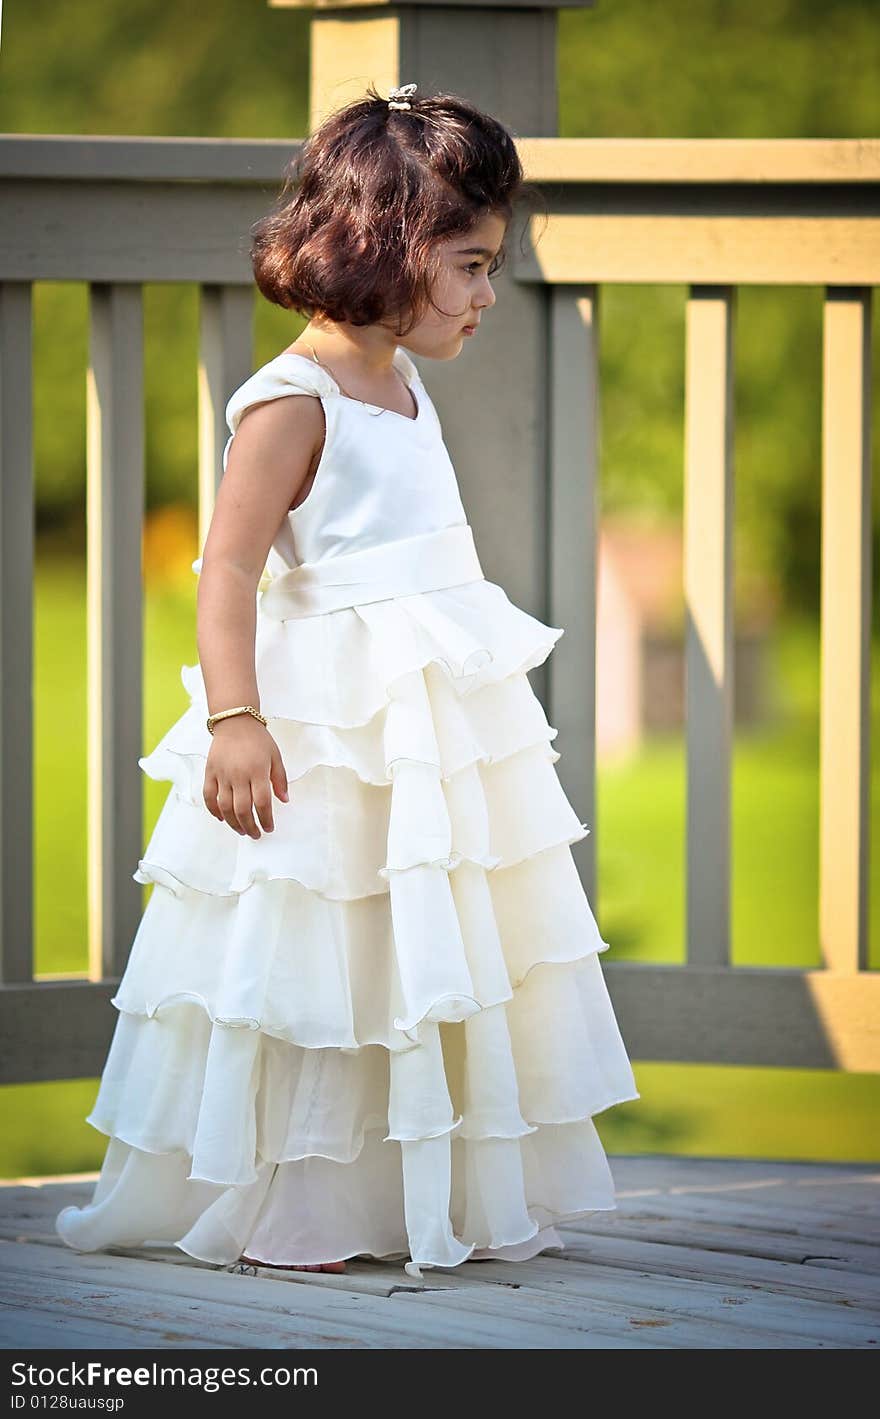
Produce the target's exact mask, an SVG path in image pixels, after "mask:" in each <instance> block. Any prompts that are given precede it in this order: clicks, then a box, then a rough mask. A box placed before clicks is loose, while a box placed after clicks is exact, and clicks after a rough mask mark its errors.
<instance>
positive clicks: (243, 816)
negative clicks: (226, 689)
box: [204, 714, 288, 838]
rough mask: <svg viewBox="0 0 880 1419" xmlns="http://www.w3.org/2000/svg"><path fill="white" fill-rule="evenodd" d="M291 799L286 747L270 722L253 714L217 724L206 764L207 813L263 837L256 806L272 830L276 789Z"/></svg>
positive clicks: (238, 830) (247, 832)
mask: <svg viewBox="0 0 880 1419" xmlns="http://www.w3.org/2000/svg"><path fill="white" fill-rule="evenodd" d="M273 788H274V790H275V793H276V794H277V796H278V797H279V798H280V799H281V801H282V803H287V801H288V792H287V773H286V771H285V768H284V762H283V760H282V758H281V752H280V750H279V748H278V745H277V744H276V743H275V740H274V739H273V738H272V735H271V734H270V733H269V731H268V729H267V728H266V727H265V725H263V724H260V721H259V720H258V719H254V717H253V715H249V714H242V715H230V717H229V719H221V720H220V721H219V722H218V723H217V724H215V726H214V737H213V742H212V744H211V748H210V750H209V751H208V759H207V763H206V765H205V786H204V799H205V807H206V808H207V810H208V812H209V813H211V814H213V816H214V817H215V818H218V819H219V820H220V822H221V823H223V822H226V823H228V824H229V826H230V828H232V829H234V831H235V832H236V833H239V834H241V835H244V834H245V833H246V834H247V835H248V837H251V838H259V836H260V829H259V828H258V827H257V824H256V823H255V822H254V816H253V814H254V809H256V810H257V817H258V818H259V820H260V823H261V824H262V826H263V828H264V829H265V831H266V832H267V833H271V832H272V831H273V829H274V826H275V824H274V822H273V821H272V789H273Z"/></svg>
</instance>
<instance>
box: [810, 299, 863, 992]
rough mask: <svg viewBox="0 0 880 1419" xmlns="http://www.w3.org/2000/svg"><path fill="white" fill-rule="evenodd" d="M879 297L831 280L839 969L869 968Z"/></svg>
mask: <svg viewBox="0 0 880 1419" xmlns="http://www.w3.org/2000/svg"><path fill="white" fill-rule="evenodd" d="M871 298H872V290H871V287H843V286H840V287H836V288H835V287H833V286H829V287H828V288H827V289H826V293H825V312H824V314H825V321H824V351H823V390H822V586H821V598H822V613H821V615H822V620H821V625H822V631H821V635H822V639H821V725H820V750H819V762H820V768H819V786H820V806H819V939H820V944H821V948H822V957H823V960H824V962H825V964H826V966H828V967H829V968H831V969H833V970H840V971H857V970H866V969H867V966H868V880H869V871H870V866H869V856H868V822H869V817H868V815H869V789H870V783H871V774H870V764H869V753H870V708H871V704H870V695H871V687H870V678H871V677H870V665H871V660H870V653H871V652H870V633H871V599H870V598H871V540H870V534H871Z"/></svg>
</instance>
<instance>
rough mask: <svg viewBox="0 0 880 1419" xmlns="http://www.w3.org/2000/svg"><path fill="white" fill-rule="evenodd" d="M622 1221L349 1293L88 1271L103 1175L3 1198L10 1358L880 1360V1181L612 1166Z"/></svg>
mask: <svg viewBox="0 0 880 1419" xmlns="http://www.w3.org/2000/svg"><path fill="white" fill-rule="evenodd" d="M611 1165H612V1170H613V1172H614V1177H615V1182H616V1185H617V1192H618V1202H619V1206H618V1209H617V1211H615V1212H611V1213H596V1214H594V1215H593V1216H592V1217H591V1218H587V1219H586V1220H585V1221H583V1222H581V1223H579V1224H576V1225H573V1226H570V1227H567V1228H564V1229H561V1231H562V1234H563V1238H564V1240H565V1242H566V1250H565V1251H564V1252H562V1253H560V1252H556V1253H547V1254H545V1255H544V1256H541V1257H538V1258H536V1259H535V1260H533V1261H529V1262H520V1263H512V1262H479V1263H476V1262H475V1263H465V1264H464V1265H463V1266H461V1267H458V1268H457V1269H453V1270H450V1271H436V1270H435V1271H425V1273H424V1279H423V1280H422V1281H421V1282H418V1281H414V1280H411V1279H410V1278H409V1277H408V1276H407V1275H406V1273H405V1272H404V1270H403V1265H402V1263H399V1264H394V1265H387V1264H384V1263H379V1262H368V1261H360V1262H349V1264H348V1271H347V1273H346V1274H344V1275H341V1276H335V1275H329V1274H323V1273H322V1274H317V1273H308V1272H299V1273H297V1272H290V1273H284V1272H272V1271H269V1270H266V1269H265V1268H264V1269H262V1270H260V1271H259V1273H255V1272H254V1270H253V1268H250V1269H248V1270H242V1269H241V1268H237V1267H234V1266H233V1267H216V1266H210V1265H207V1264H205V1263H201V1262H195V1261H193V1260H192V1259H191V1258H189V1257H187V1256H185V1255H184V1253H182V1252H180V1251H178V1250H176V1249H174V1248H170V1249H164V1248H163V1249H161V1250H160V1249H158V1248H156V1249H148V1250H142V1251H140V1252H133V1251H122V1250H114V1251H113V1252H100V1253H99V1252H92V1253H88V1254H85V1253H77V1252H73V1251H71V1250H70V1249H69V1248H68V1247H66V1246H65V1245H64V1243H63V1242H62V1241H61V1240H60V1238H58V1237H57V1236H56V1234H55V1232H54V1230H53V1222H54V1217H55V1215H56V1213H57V1212H58V1211H59V1210H60V1209H61V1207H63V1206H65V1205H66V1204H68V1203H71V1202H77V1203H82V1202H85V1201H86V1200H87V1199H88V1197H89V1196H90V1194H91V1191H92V1180H93V1178H94V1176H95V1175H94V1174H88V1175H82V1176H80V1177H78V1178H76V1179H71V1178H64V1179H54V1178H48V1179H41V1178H31V1179H18V1180H16V1181H14V1182H6V1183H0V1199H2V1202H0V1238H2V1240H0V1248H2V1251H0V1256H2V1260H3V1276H4V1283H5V1284H4V1287H3V1296H2V1299H0V1345H2V1346H3V1347H4V1348H13V1347H19V1346H21V1347H27V1346H30V1347H35V1348H44V1347H45V1348H48V1347H63V1348H65V1349H80V1348H85V1347H107V1348H113V1349H119V1348H129V1347H137V1348H147V1349H151V1348H169V1349H173V1348H174V1347H176V1346H187V1347H188V1346H195V1347H199V1348H202V1347H206V1348H216V1347H222V1348H229V1349H235V1348H240V1347H245V1348H248V1347H257V1348H261V1349H286V1348H290V1347H293V1348H300V1347H306V1348H311V1347H316V1348H317V1347H319V1348H333V1347H342V1348H352V1349H357V1348H361V1347H369V1348H373V1349H375V1348H389V1349H395V1348H401V1347H403V1348H413V1347H416V1348H418V1347H428V1348H438V1347H440V1348H455V1349H459V1348H501V1349H506V1348H520V1347H525V1348H541V1349H545V1348H549V1349H556V1348H564V1349H605V1348H615V1349H618V1348H631V1347H645V1346H647V1347H652V1348H658V1347H674V1348H678V1347H681V1348H704V1349H705V1348H709V1349H714V1348H716V1347H720V1348H723V1349H738V1348H745V1349H753V1348H763V1349H767V1348H769V1349H779V1348H798V1349H804V1348H809V1349H812V1348H818V1347H830V1348H836V1347H837V1348H839V1347H845V1348H862V1347H867V1346H871V1345H878V1344H880V1167H878V1166H876V1165H870V1164H865V1165H852V1166H850V1165H835V1164H809V1163H775V1162H771V1163H768V1162H751V1161H749V1162H744V1161H741V1160H739V1159H732V1160H724V1159H717V1160H716V1159H694V1158H671V1157H662V1156H648V1157H645V1156H639V1157H621V1156H615V1157H613V1158H612V1159H611Z"/></svg>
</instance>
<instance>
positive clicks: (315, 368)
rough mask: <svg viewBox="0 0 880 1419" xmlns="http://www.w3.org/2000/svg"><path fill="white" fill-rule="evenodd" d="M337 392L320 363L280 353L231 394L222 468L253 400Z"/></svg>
mask: <svg viewBox="0 0 880 1419" xmlns="http://www.w3.org/2000/svg"><path fill="white" fill-rule="evenodd" d="M335 393H336V385H335V384H334V383H333V380H332V379H331V378H330V376H329V375H328V374H327V372H326V370H323V369H322V368H321V366H320V365H317V364H314V363H313V362H312V361H311V360H308V359H306V358H305V356H303V355H296V354H290V355H288V354H281V355H277V356H276V357H275V359H274V360H270V361H269V363H268V364H266V365H263V366H262V367H261V368H260V369H258V370H256V371H255V372H254V373H253V374H252V375H251V376H250V378H249V379H246V380H245V382H244V384H241V385H239V387H238V389H236V390H235V392H234V393H233V394H232V395H231V396H230V398H229V400H228V402H227V405H226V426H227V428H228V429H229V438H228V440H227V442H226V447H225V449H224V450H223V469H224V472H225V470H226V461H227V458H228V456H229V447H230V444H231V443H232V440H233V438H234V437H235V434H236V432H237V430H238V426H239V424H240V423H241V419H242V416H243V414H244V413H245V411H246V410H247V409H250V408H251V407H252V406H253V405H254V404H263V403H265V402H266V400H268V399H281V398H283V397H284V396H285V395H287V394H314V395H317V396H318V397H319V398H321V397H326V396H329V395H333V394H335Z"/></svg>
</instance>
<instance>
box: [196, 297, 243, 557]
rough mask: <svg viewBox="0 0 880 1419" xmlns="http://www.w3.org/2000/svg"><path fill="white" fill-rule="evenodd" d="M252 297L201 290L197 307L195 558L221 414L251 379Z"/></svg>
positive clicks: (218, 463)
mask: <svg viewBox="0 0 880 1419" xmlns="http://www.w3.org/2000/svg"><path fill="white" fill-rule="evenodd" d="M253 312H254V297H253V290H252V288H251V287H250V286H218V285H209V284H206V285H203V286H202V287H201V288H200V301H199V415H198V417H199V552H200V553H201V550H202V548H203V547H204V545H205V538H206V537H207V535H208V527H209V525H210V522H211V518H212V516H213V513H214V498H215V496H216V492H217V488H218V486H219V484H220V479H221V478H222V476H223V463H222V458H223V449H224V447H225V445H226V440H227V438H228V437H229V430H228V429H227V427H226V420H225V412H226V404H227V402H228V400H229V396H230V395H231V394H232V392H233V390H234V389H237V388H238V386H239V385H240V384H243V383H244V381H245V380H246V379H247V378H248V377H249V376H250V375H251V374H252V373H253V343H254V342H253V329H252V326H253Z"/></svg>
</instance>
